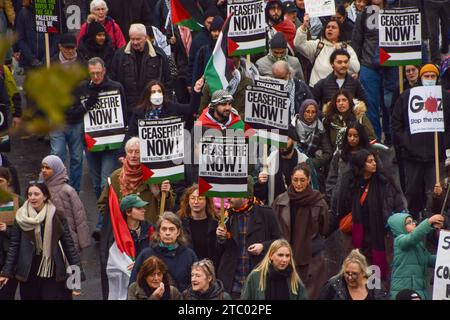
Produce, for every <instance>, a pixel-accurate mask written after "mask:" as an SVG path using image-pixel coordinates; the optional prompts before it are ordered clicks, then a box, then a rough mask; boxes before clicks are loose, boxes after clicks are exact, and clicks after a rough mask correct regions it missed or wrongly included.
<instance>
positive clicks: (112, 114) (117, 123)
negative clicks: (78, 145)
mask: <svg viewBox="0 0 450 320" xmlns="http://www.w3.org/2000/svg"><path fill="white" fill-rule="evenodd" d="M86 101H87V97H82V99H81V103H83V105H84V104H85V103H86ZM84 132H85V140H86V146H87V148H88V150H89V151H91V152H96V151H104V150H114V149H118V148H120V147H121V146H122V142H123V139H124V137H125V121H124V118H123V110H122V99H121V96H120V92H119V90H111V91H105V92H100V93H99V95H98V102H97V103H96V104H95V106H94V107H93V108H92V110H90V111H88V112H87V113H86V114H85V115H84Z"/></svg>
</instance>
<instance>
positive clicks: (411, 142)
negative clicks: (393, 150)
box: [391, 89, 450, 162]
mask: <svg viewBox="0 0 450 320" xmlns="http://www.w3.org/2000/svg"><path fill="white" fill-rule="evenodd" d="M410 93H411V89H409V90H406V91H405V92H403V93H402V94H401V95H400V97H399V98H398V99H397V102H396V103H395V106H394V111H393V113H392V120H391V123H392V132H393V135H394V143H395V144H396V145H398V147H399V148H400V149H401V150H402V155H403V157H404V158H405V159H408V160H412V161H419V162H434V132H423V133H415V134H411V131H410V127H409V123H410V119H409V112H408V108H409V98H410ZM449 103H450V93H449V92H447V91H445V90H442V106H443V109H444V126H445V132H438V139H439V159H445V150H446V149H448V148H450V135H449V134H448V132H450V111H449V109H448V108H446V107H445V106H448V105H449Z"/></svg>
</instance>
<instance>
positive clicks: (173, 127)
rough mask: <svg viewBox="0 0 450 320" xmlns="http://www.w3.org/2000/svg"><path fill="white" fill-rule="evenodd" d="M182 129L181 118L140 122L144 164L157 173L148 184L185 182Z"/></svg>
mask: <svg viewBox="0 0 450 320" xmlns="http://www.w3.org/2000/svg"><path fill="white" fill-rule="evenodd" d="M183 129H184V123H183V119H182V118H180V117H171V118H165V119H159V120H139V121H138V130H139V143H140V153H141V163H144V164H145V165H146V166H147V167H149V168H150V169H151V170H152V171H153V172H154V174H153V175H152V177H151V178H150V181H148V182H149V183H160V182H162V181H164V180H166V179H167V180H170V181H179V180H183V179H184V165H183V160H184V130H183Z"/></svg>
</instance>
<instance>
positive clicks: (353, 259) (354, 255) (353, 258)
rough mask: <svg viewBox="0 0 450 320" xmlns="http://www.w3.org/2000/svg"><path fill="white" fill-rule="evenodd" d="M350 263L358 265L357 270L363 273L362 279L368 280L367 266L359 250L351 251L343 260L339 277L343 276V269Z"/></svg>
mask: <svg viewBox="0 0 450 320" xmlns="http://www.w3.org/2000/svg"><path fill="white" fill-rule="evenodd" d="M350 263H356V264H357V265H359V268H360V269H361V271H362V272H363V273H364V277H365V278H368V277H369V276H370V275H369V274H368V272H367V269H368V264H367V259H366V257H365V256H364V255H363V254H362V253H361V252H360V251H359V249H353V250H352V251H351V252H350V253H349V255H348V256H347V257H346V258H345V260H344V262H343V263H342V267H341V271H340V272H339V276H343V275H344V272H345V267H346V266H347V265H348V264H350Z"/></svg>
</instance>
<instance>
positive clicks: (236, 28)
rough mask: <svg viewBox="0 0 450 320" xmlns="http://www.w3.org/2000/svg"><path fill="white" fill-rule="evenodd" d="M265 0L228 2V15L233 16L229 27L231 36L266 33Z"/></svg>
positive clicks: (235, 0)
mask: <svg viewBox="0 0 450 320" xmlns="http://www.w3.org/2000/svg"><path fill="white" fill-rule="evenodd" d="M264 7H265V6H264V1H263V0H233V1H229V2H228V15H230V14H231V13H232V14H233V16H232V17H231V20H230V27H229V29H228V36H229V37H242V36H250V35H255V34H258V33H263V34H265V33H266V18H265V15H264Z"/></svg>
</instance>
